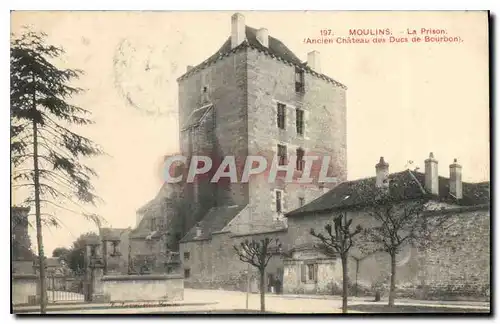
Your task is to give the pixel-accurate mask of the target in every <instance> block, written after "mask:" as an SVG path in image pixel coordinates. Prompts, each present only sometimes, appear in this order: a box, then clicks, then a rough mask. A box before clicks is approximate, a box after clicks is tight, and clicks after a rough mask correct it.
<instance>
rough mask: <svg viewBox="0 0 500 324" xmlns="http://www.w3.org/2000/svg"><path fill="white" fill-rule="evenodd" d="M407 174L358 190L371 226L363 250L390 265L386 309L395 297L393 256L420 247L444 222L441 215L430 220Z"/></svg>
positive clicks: (418, 188) (422, 194)
mask: <svg viewBox="0 0 500 324" xmlns="http://www.w3.org/2000/svg"><path fill="white" fill-rule="evenodd" d="M407 172H408V175H407V176H405V177H400V178H399V179H394V180H393V181H389V179H388V182H387V183H386V185H384V186H382V187H380V188H376V189H375V190H374V189H373V187H371V188H361V190H359V192H360V193H361V195H362V196H363V197H362V200H363V201H364V202H365V204H364V205H365V206H364V208H363V210H364V212H365V213H366V214H367V215H369V216H370V217H371V218H372V219H373V220H374V225H373V226H370V227H369V228H366V229H365V230H364V231H363V237H364V241H365V243H364V246H363V250H364V251H365V252H369V253H375V252H378V251H382V252H385V253H388V254H389V256H390V262H391V266H390V269H391V276H390V289H389V306H394V301H395V298H396V256H397V255H398V253H399V252H400V251H401V249H402V248H403V247H405V246H407V245H411V246H423V245H424V244H425V242H427V241H428V236H429V233H430V232H431V231H434V230H436V229H437V228H439V227H440V226H441V225H442V224H443V222H444V221H445V220H446V217H444V216H436V215H434V216H432V218H431V217H429V216H430V215H429V213H428V211H430V209H429V208H428V205H427V203H428V202H429V200H430V198H431V195H430V194H428V193H427V192H426V191H425V189H424V188H423V186H422V185H421V184H420V182H419V181H418V180H417V179H416V177H415V176H414V174H413V173H412V171H411V170H407Z"/></svg>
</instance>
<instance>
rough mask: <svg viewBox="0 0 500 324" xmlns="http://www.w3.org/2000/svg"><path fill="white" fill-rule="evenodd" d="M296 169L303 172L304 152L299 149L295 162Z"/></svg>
mask: <svg viewBox="0 0 500 324" xmlns="http://www.w3.org/2000/svg"><path fill="white" fill-rule="evenodd" d="M296 164H297V165H296V168H297V170H299V171H303V170H304V150H303V149H301V148H298V149H297V161H296Z"/></svg>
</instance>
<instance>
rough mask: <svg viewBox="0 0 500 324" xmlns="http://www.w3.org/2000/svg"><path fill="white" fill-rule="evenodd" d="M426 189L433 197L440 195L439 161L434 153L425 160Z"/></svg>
mask: <svg viewBox="0 0 500 324" xmlns="http://www.w3.org/2000/svg"><path fill="white" fill-rule="evenodd" d="M425 189H427V191H429V192H430V193H431V194H433V195H439V174H438V161H437V160H436V159H435V158H434V153H432V152H431V153H430V154H429V158H428V159H427V160H425Z"/></svg>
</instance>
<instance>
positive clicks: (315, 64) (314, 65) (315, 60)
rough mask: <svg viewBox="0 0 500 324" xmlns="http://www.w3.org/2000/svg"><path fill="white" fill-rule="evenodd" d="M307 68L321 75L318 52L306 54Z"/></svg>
mask: <svg viewBox="0 0 500 324" xmlns="http://www.w3.org/2000/svg"><path fill="white" fill-rule="evenodd" d="M307 66H309V67H310V68H311V69H313V71H315V72H318V73H321V62H320V57H319V52H318V51H312V52H309V53H308V54H307Z"/></svg>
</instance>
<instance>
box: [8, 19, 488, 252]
mask: <svg viewBox="0 0 500 324" xmlns="http://www.w3.org/2000/svg"><path fill="white" fill-rule="evenodd" d="M242 13H243V14H244V16H245V19H246V24H247V25H248V26H251V27H254V28H261V27H266V28H267V29H268V30H269V35H270V36H273V37H275V38H278V39H280V40H281V41H282V42H283V43H284V44H285V45H286V46H288V48H290V49H291V50H292V51H293V52H294V53H295V54H296V55H297V56H298V57H299V58H301V59H302V60H303V61H305V60H306V59H307V53H308V52H310V51H312V50H318V51H319V52H320V54H321V67H322V72H323V73H324V74H326V75H328V76H330V77H332V78H334V79H336V80H338V81H340V82H342V83H344V84H345V85H347V86H348V88H349V89H348V90H347V145H348V146H347V152H348V178H349V179H350V180H352V179H356V178H360V177H368V176H373V175H374V173H375V167H374V165H375V164H376V163H377V161H378V159H379V158H380V156H384V157H385V159H386V161H388V162H389V164H390V171H391V172H396V171H400V170H402V169H404V168H405V165H406V163H407V161H408V160H413V161H415V163H416V165H418V166H420V167H423V161H424V160H425V158H427V156H428V154H429V152H431V151H432V152H434V155H435V157H436V158H437V159H438V160H439V162H440V166H439V173H440V175H443V176H448V172H449V171H448V170H449V169H448V165H449V164H450V163H451V162H452V161H453V158H458V160H459V163H460V164H462V166H463V180H464V181H484V180H489V172H490V165H489V158H490V157H489V107H488V101H489V86H488V34H487V14H486V13H478V12H441V13H439V12H356V13H355V12H311V11H309V12H242ZM232 14H233V12H230V11H226V12H190V13H188V12H175V13H174V12H99V11H94V12H16V13H13V14H12V29H13V31H16V30H18V29H19V27H20V26H21V25H31V26H32V27H33V29H35V30H40V31H44V32H45V33H47V34H48V35H49V42H50V43H52V44H54V45H59V46H62V47H63V48H64V49H65V50H66V54H65V55H64V61H63V62H61V65H62V66H65V67H71V68H78V69H82V70H84V71H85V75H84V76H83V77H82V78H81V79H80V80H79V81H78V82H77V83H76V84H77V85H78V86H81V87H83V88H85V89H87V92H86V93H85V94H83V95H80V96H78V97H75V98H74V103H75V104H77V105H79V106H81V107H84V108H86V109H88V110H90V111H92V113H93V116H92V117H93V119H94V121H95V122H96V124H95V125H93V126H90V127H86V128H79V129H75V130H76V131H78V132H79V133H81V134H84V135H86V136H88V137H90V138H92V139H93V140H94V141H95V142H97V143H99V144H100V145H101V146H102V147H103V148H104V150H105V151H106V153H108V154H109V155H110V156H109V157H100V158H95V159H93V160H92V161H89V164H90V165H91V166H93V167H94V168H95V169H96V170H97V172H98V173H99V175H100V177H99V179H97V180H95V181H94V185H95V187H96V190H97V193H98V194H99V196H100V197H101V198H103V199H104V201H105V204H102V205H100V206H98V208H96V209H92V208H88V210H89V211H96V212H98V213H99V214H101V215H102V216H103V217H105V218H106V220H107V221H108V223H109V224H110V225H111V226H112V227H115V228H120V227H128V226H134V225H135V211H136V210H137V209H138V208H140V207H141V206H142V205H144V204H145V203H146V202H148V201H149V200H150V199H152V198H153V197H154V196H155V194H156V193H157V191H158V189H159V187H160V186H161V171H160V170H159V168H160V161H161V159H162V156H164V155H165V154H168V153H174V152H175V151H176V150H177V148H178V125H177V118H176V112H177V96H178V88H177V82H176V78H177V77H179V76H180V75H182V74H183V73H184V72H185V69H186V66H187V65H197V64H198V63H200V62H202V61H203V60H205V59H206V58H208V57H209V56H210V55H212V54H213V53H214V52H215V51H217V50H218V49H219V47H220V46H221V45H222V44H223V43H224V41H225V40H226V38H227V37H228V36H229V35H230V32H231V24H230V21H231V20H230V18H231V15H232ZM351 28H366V29H369V28H371V29H384V28H390V29H391V30H392V33H393V35H395V36H399V37H401V36H404V33H405V32H406V30H407V28H410V29H416V30H420V29H421V28H435V29H445V30H447V36H459V37H461V39H462V40H463V42H462V43H459V44H446V43H441V44H437V43H418V44H412V43H410V44H402V43H397V44H373V43H372V44H336V43H335V44H316V45H312V44H304V42H303V40H304V38H307V37H310V38H312V37H318V36H320V30H321V29H331V30H332V32H333V33H334V34H335V36H334V38H336V37H339V36H340V37H346V36H348V30H349V29H351ZM125 66H126V67H125ZM127 93H128V94H129V96H128V97H129V98H128V99H127V96H126V95H125V94H127ZM130 102H132V104H131V103H130ZM158 111H160V112H162V114H161V115H158V114H157V113H156V114H155V113H154V112H158ZM15 199H16V198H15ZM59 217H60V218H61V219H62V220H63V222H64V224H65V226H62V227H61V228H59V229H54V228H50V229H45V230H44V244H45V247H46V251H47V253H48V254H51V253H52V250H53V249H54V248H56V247H57V246H70V245H71V243H72V242H73V240H74V239H75V238H76V237H78V235H80V234H81V233H84V232H87V231H90V230H94V231H95V225H93V224H91V223H89V222H88V221H86V220H84V219H82V218H79V217H75V216H74V215H72V214H68V215H62V214H61V215H59ZM32 241H33V248H35V247H36V245H35V244H34V243H35V237H34V236H32Z"/></svg>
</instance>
